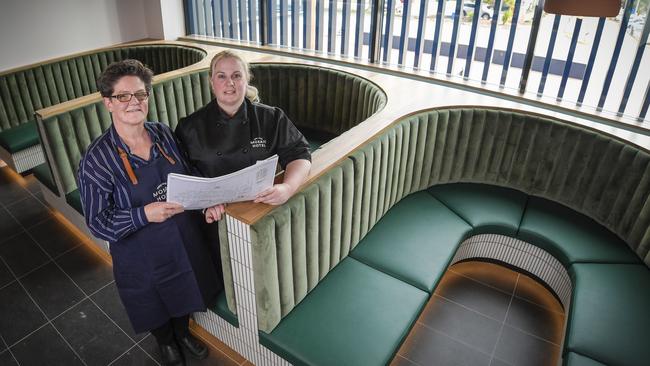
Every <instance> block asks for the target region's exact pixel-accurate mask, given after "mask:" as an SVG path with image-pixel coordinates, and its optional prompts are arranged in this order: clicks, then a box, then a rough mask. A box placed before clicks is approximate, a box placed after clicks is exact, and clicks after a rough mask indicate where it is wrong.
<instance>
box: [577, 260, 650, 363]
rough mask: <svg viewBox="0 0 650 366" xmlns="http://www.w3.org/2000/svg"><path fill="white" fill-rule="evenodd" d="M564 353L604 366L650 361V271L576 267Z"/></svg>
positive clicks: (609, 266)
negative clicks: (587, 358) (580, 356)
mask: <svg viewBox="0 0 650 366" xmlns="http://www.w3.org/2000/svg"><path fill="white" fill-rule="evenodd" d="M569 273H570V274H571V277H572V279H573V281H574V284H575V288H574V290H573V300H572V303H571V312H570V314H569V322H568V329H567V335H566V339H565V348H566V350H568V351H572V352H576V353H579V354H581V355H584V356H587V357H589V358H592V359H594V360H596V361H598V362H601V363H604V364H607V365H615V364H616V365H628V366H634V365H639V366H641V365H648V362H650V346H649V344H650V343H649V341H650V313H648V311H649V310H650V270H649V269H648V267H646V266H645V265H643V264H600V263H576V264H574V265H572V266H571V268H570V269H569Z"/></svg>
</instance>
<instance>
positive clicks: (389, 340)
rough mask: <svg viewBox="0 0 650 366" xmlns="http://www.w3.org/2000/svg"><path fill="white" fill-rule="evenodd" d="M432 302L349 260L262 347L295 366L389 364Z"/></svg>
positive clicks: (263, 337) (265, 338)
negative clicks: (424, 309)
mask: <svg viewBox="0 0 650 366" xmlns="http://www.w3.org/2000/svg"><path fill="white" fill-rule="evenodd" d="M428 297H429V294H428V293H426V292H424V291H422V290H420V289H418V288H415V287H413V286H411V285H409V284H407V283H405V282H402V281H400V280H398V279H395V278H393V277H391V276H389V275H387V274H385V273H383V272H381V271H378V270H376V269H373V268H372V267H369V266H367V265H365V264H363V263H361V262H359V261H357V260H356V259H353V258H350V257H347V258H345V259H344V260H342V261H341V262H340V263H339V264H338V265H337V266H336V267H335V268H334V269H333V270H332V271H331V272H330V273H329V274H328V275H327V276H326V277H325V278H324V279H323V280H321V282H320V283H319V284H318V286H317V287H316V288H315V289H314V290H313V291H312V292H311V293H309V295H307V297H305V299H304V300H303V301H302V302H301V303H300V304H299V305H298V306H297V307H296V308H294V309H293V310H292V311H291V312H290V313H289V314H288V315H287V317H286V318H284V319H283V320H282V322H280V324H279V325H278V326H277V327H276V328H275V329H274V330H273V331H272V332H271V333H270V334H267V333H264V332H260V343H262V344H263V345H264V346H266V347H268V348H269V349H271V350H272V351H274V352H275V353H277V354H279V355H280V356H282V357H283V358H285V359H286V360H288V361H289V362H291V363H292V364H294V365H337V366H343V365H354V366H357V365H385V364H388V363H389V362H390V360H391V359H392V358H393V355H394V353H395V351H396V349H397V348H398V347H399V345H400V343H401V342H402V340H403V338H404V337H405V336H406V335H407V334H408V332H409V329H410V328H411V324H413V322H414V321H415V320H416V318H417V316H418V314H419V313H420V310H421V309H422V307H423V306H424V304H425V302H426V301H427V299H428Z"/></svg>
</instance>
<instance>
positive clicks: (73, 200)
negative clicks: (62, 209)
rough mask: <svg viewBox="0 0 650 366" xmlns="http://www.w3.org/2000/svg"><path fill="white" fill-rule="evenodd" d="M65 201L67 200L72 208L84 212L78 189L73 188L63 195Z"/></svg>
mask: <svg viewBox="0 0 650 366" xmlns="http://www.w3.org/2000/svg"><path fill="white" fill-rule="evenodd" d="M65 201H66V202H68V204H69V205H70V206H72V208H74V209H75V210H77V212H79V213H80V214H82V215H83V214H84V210H83V208H82V206H81V194H80V193H79V190H78V189H75V190H74V191H72V192H70V193H68V194H66V195H65Z"/></svg>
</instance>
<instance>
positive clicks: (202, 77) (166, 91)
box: [40, 70, 212, 194]
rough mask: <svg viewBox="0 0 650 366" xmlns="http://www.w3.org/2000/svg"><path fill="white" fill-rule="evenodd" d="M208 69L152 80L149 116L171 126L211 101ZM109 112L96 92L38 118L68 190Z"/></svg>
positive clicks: (105, 124)
mask: <svg viewBox="0 0 650 366" xmlns="http://www.w3.org/2000/svg"><path fill="white" fill-rule="evenodd" d="M209 85H210V84H209V77H208V72H207V70H200V71H193V72H189V73H185V74H182V75H180V76H177V77H174V78H171V79H167V80H164V81H159V82H154V83H153V85H152V94H151V97H150V98H149V114H148V120H150V121H160V122H162V123H165V124H166V125H168V126H170V127H171V128H172V129H173V128H175V127H176V125H177V124H178V120H179V119H181V118H182V117H184V116H186V115H188V114H190V113H192V112H194V111H195V110H197V109H198V108H200V107H201V106H203V105H204V104H206V103H207V102H209V101H210V99H211V98H212V94H211V92H210V86H209ZM111 123H112V120H111V115H110V113H109V112H108V110H106V107H105V106H104V105H103V102H102V100H101V97H100V96H99V95H97V96H96V97H95V98H92V99H91V100H89V101H88V103H86V104H84V105H81V106H76V107H75V108H72V109H70V110H66V111H64V112H61V113H59V114H56V115H53V116H50V117H47V118H45V119H43V120H41V122H40V124H41V125H42V129H43V130H42V133H41V141H43V142H45V145H46V154H47V158H48V162H49V163H50V165H53V167H54V168H53V169H52V170H53V172H54V175H55V180H56V181H57V182H60V185H61V186H60V189H61V190H62V192H63V193H64V194H68V193H70V192H72V191H74V190H76V189H77V180H76V175H77V168H78V167H79V161H80V160H81V156H82V155H83V153H84V152H85V151H86V149H87V148H88V146H90V143H91V142H92V141H93V140H94V139H96V138H97V137H99V136H100V135H101V134H102V133H103V132H104V131H106V130H107V129H108V128H109V127H110V126H111Z"/></svg>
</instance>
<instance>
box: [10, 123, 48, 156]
mask: <svg viewBox="0 0 650 366" xmlns="http://www.w3.org/2000/svg"><path fill="white" fill-rule="evenodd" d="M38 144H39V142H38V131H37V129H36V121H35V120H30V121H29V122H25V123H23V124H21V125H18V126H16V127H14V128H10V129H7V130H4V131H1V132H0V146H2V147H3V148H4V149H5V150H7V151H8V152H9V153H11V154H14V153H17V152H18V151H21V150H24V149H27V148H28V147H32V146H34V145H38Z"/></svg>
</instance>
